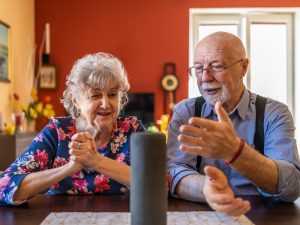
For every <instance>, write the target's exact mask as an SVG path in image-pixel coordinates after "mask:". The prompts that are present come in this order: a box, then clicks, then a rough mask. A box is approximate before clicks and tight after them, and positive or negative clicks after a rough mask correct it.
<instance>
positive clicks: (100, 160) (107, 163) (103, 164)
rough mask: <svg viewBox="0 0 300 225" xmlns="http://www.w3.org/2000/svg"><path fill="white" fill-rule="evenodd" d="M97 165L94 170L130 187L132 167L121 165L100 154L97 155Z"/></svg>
mask: <svg viewBox="0 0 300 225" xmlns="http://www.w3.org/2000/svg"><path fill="white" fill-rule="evenodd" d="M95 156H96V160H95V161H96V163H95V165H94V166H93V169H94V170H96V171H97V172H99V173H102V174H103V175H105V176H107V177H109V178H111V179H114V180H115V181H117V182H119V183H121V184H124V185H126V186H128V187H129V186H130V166H128V165H125V164H122V163H119V162H117V161H115V160H113V159H110V158H108V157H105V156H101V155H100V154H95Z"/></svg>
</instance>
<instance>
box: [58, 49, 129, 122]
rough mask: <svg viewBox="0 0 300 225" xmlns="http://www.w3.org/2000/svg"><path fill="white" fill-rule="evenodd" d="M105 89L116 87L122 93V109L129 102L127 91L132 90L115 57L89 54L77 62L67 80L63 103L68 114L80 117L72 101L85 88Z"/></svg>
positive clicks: (124, 71)
mask: <svg viewBox="0 0 300 225" xmlns="http://www.w3.org/2000/svg"><path fill="white" fill-rule="evenodd" d="M85 85H87V86H90V87H92V88H100V89H102V88H104V87H107V86H108V85H109V86H111V85H114V87H116V88H118V90H119V91H120V109H122V108H123V107H124V106H125V105H126V103H127V102H128V97H127V91H128V90H129V88H130V85H129V82H128V78H127V73H126V70H125V68H124V66H123V64H122V62H121V61H120V60H119V59H118V58H117V57H115V56H113V55H111V54H108V53H103V52H99V53H96V54H88V55H86V56H84V57H82V58H81V59H79V60H77V61H76V62H75V63H74V65H73V68H72V70H71V72H70V74H69V75H68V76H67V79H66V90H65V91H64V93H63V98H62V99H61V103H62V104H63V105H64V107H65V109H66V110H67V112H68V113H70V114H71V116H73V117H78V115H79V113H80V112H79V111H78V109H77V108H76V106H75V105H74V103H73V101H72V97H74V96H75V97H77V96H78V94H79V93H81V92H82V91H83V88H84V86H85Z"/></svg>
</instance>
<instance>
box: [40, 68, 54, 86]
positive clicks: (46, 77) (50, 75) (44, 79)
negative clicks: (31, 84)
mask: <svg viewBox="0 0 300 225" xmlns="http://www.w3.org/2000/svg"><path fill="white" fill-rule="evenodd" d="M56 88H57V78H56V68H55V66H53V65H42V66H41V68H40V77H39V89H48V90H51V89H53V90H54V89H56Z"/></svg>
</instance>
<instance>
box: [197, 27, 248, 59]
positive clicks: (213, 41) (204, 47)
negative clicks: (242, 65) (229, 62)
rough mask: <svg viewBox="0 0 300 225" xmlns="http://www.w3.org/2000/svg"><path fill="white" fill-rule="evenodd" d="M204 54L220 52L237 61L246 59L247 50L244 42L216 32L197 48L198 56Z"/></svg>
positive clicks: (233, 36)
mask: <svg viewBox="0 0 300 225" xmlns="http://www.w3.org/2000/svg"><path fill="white" fill-rule="evenodd" d="M202 52H203V53H208V52H215V53H216V52H219V53H222V54H225V55H227V56H228V57H232V58H236V59H244V58H246V50H245V47H244V45H243V43H242V41H241V40H240V39H239V38H238V37H237V36H235V35H233V34H231V33H227V32H216V33H212V34H210V35H208V36H206V37H205V38H203V39H202V40H201V41H200V42H199V43H198V44H197V46H196V54H197V53H202Z"/></svg>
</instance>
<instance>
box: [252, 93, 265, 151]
mask: <svg viewBox="0 0 300 225" xmlns="http://www.w3.org/2000/svg"><path fill="white" fill-rule="evenodd" d="M266 103H267V99H266V98H264V97H262V96H260V95H257V97H256V102H255V107H256V124H255V134H254V145H255V149H256V150H258V151H259V152H260V153H261V154H264V146H265V132H264V118H265V108H266Z"/></svg>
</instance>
